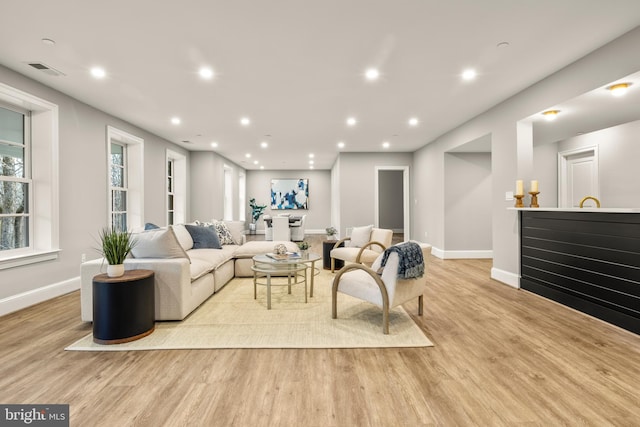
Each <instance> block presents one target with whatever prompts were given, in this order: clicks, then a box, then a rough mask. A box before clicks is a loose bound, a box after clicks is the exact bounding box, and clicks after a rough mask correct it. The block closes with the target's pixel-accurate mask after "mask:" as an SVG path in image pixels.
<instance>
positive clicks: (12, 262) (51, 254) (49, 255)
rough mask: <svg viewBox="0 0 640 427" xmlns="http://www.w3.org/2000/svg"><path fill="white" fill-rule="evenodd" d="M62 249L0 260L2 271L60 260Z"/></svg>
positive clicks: (29, 253)
mask: <svg viewBox="0 0 640 427" xmlns="http://www.w3.org/2000/svg"><path fill="white" fill-rule="evenodd" d="M59 252H60V249H53V250H50V251H37V252H35V251H29V252H25V253H24V254H21V255H16V256H13V257H10V258H4V259H1V260H0V270H6V269H7V268H14V267H21V266H23V265H29V264H35V263H38V262H44V261H51V260H54V259H58V253H59Z"/></svg>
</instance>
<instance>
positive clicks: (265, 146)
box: [260, 141, 269, 148]
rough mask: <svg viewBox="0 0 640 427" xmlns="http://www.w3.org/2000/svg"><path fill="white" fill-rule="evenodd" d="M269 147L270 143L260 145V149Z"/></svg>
mask: <svg viewBox="0 0 640 427" xmlns="http://www.w3.org/2000/svg"><path fill="white" fill-rule="evenodd" d="M268 146H269V143H268V142H267V141H262V142H261V143H260V147H262V148H267V147H268Z"/></svg>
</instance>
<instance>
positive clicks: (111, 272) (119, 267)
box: [107, 264, 124, 277]
mask: <svg viewBox="0 0 640 427" xmlns="http://www.w3.org/2000/svg"><path fill="white" fill-rule="evenodd" d="M107 276H109V277H120V276H124V264H115V265H111V264H109V265H107Z"/></svg>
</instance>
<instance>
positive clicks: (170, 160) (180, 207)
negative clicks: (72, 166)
mask: <svg viewBox="0 0 640 427" xmlns="http://www.w3.org/2000/svg"><path fill="white" fill-rule="evenodd" d="M166 200H167V224H168V225H172V224H183V223H184V222H185V221H186V218H187V156H185V155H184V154H180V153H178V152H176V151H172V150H167V198H166Z"/></svg>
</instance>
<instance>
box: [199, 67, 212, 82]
mask: <svg viewBox="0 0 640 427" xmlns="http://www.w3.org/2000/svg"><path fill="white" fill-rule="evenodd" d="M198 74H200V77H202V78H203V79H206V80H211V79H212V78H213V70H212V69H211V68H209V67H202V68H200V70H198Z"/></svg>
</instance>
